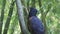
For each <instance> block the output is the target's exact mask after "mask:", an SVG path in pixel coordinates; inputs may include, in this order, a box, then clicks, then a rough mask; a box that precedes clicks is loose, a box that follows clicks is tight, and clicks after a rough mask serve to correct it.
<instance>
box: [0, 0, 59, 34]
mask: <svg viewBox="0 0 60 34" xmlns="http://www.w3.org/2000/svg"><path fill="white" fill-rule="evenodd" d="M11 1H12V0H7V1H6V6H5V9H4V20H3V26H2V31H4V27H5V22H6V20H7V17H8V12H9V10H10V9H9V8H10V4H11ZM28 1H29V2H28ZM22 2H24V4H25V5H24V4H23V5H24V7H26V6H27V7H28V8H29V7H31V6H32V0H25V1H22ZM35 2H36V3H35V7H36V9H37V10H38V14H37V16H38V18H40V19H41V16H42V15H41V10H40V9H41V8H42V10H43V13H44V14H45V12H47V11H48V13H46V17H45V21H46V26H47V30H48V34H60V0H42V1H41V4H42V6H41V7H39V2H38V0H36V1H35ZM2 4H3V3H2V0H0V19H1V9H2ZM27 4H28V5H27ZM27 7H26V8H27ZM48 9H49V10H48ZM24 11H26V9H24ZM24 16H25V21H28V20H27V17H26V16H27V14H26V12H24ZM7 26H8V25H7ZM2 33H3V32H2ZM11 33H12V34H20V33H21V29H20V25H19V20H18V13H17V8H16V3H15V5H14V9H13V14H12V17H11V20H10V25H9V28H8V33H7V34H11Z"/></svg>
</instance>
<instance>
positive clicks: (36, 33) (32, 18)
mask: <svg viewBox="0 0 60 34" xmlns="http://www.w3.org/2000/svg"><path fill="white" fill-rule="evenodd" d="M36 14H37V9H35V8H30V12H29V16H28V20H29V21H28V22H29V23H28V25H29V26H28V29H29V31H30V32H31V34H44V26H43V24H42V21H41V20H40V19H39V18H38V17H37V16H36Z"/></svg>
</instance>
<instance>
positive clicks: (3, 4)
mask: <svg viewBox="0 0 60 34" xmlns="http://www.w3.org/2000/svg"><path fill="white" fill-rule="evenodd" d="M3 2H4V3H3ZM5 4H6V0H3V1H2V10H1V21H0V34H2V25H3V19H4V9H5Z"/></svg>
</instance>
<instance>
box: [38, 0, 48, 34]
mask: <svg viewBox="0 0 60 34" xmlns="http://www.w3.org/2000/svg"><path fill="white" fill-rule="evenodd" d="M38 2H39V7H40V10H41V18H42V22H43V23H44V28H45V34H47V26H46V21H45V17H46V14H45V13H44V11H43V8H42V3H41V0H38Z"/></svg>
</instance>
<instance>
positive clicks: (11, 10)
mask: <svg viewBox="0 0 60 34" xmlns="http://www.w3.org/2000/svg"><path fill="white" fill-rule="evenodd" d="M14 2H15V1H14ZM14 2H13V1H12V3H11V6H10V10H9V13H8V17H7V21H6V24H5V28H4V31H3V34H7V31H8V28H9V24H10V20H11V16H12V13H13V8H14Z"/></svg>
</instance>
